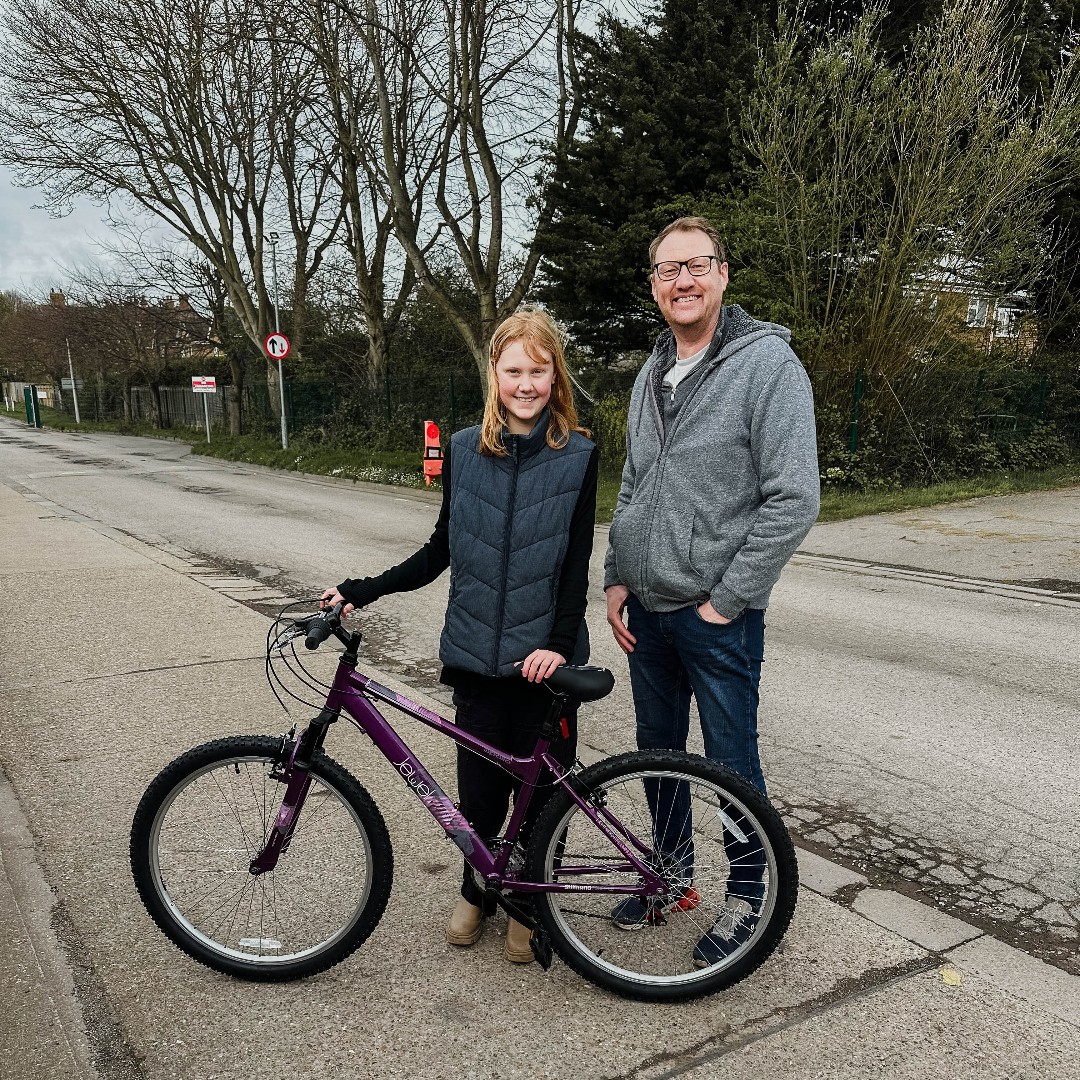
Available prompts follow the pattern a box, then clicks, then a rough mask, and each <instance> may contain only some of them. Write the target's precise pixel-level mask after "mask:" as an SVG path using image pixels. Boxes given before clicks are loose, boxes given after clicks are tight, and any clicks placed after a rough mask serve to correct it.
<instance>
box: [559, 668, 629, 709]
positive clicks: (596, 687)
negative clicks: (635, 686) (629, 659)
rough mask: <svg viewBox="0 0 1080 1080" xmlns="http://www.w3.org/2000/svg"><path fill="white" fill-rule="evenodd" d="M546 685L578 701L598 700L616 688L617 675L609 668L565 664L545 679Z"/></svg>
mask: <svg viewBox="0 0 1080 1080" xmlns="http://www.w3.org/2000/svg"><path fill="white" fill-rule="evenodd" d="M544 685H545V686H548V687H550V688H551V689H552V690H554V691H555V693H556V694H567V695H568V696H570V697H572V698H577V700H578V701H596V700H597V699H598V698H602V697H606V696H607V695H608V694H610V693H611V691H612V690H613V689H614V688H615V676H614V675H612V674H611V672H610V671H608V669H607V668H602V667H591V666H588V665H583V666H581V667H572V666H571V665H570V664H563V666H562V667H559V668H556V669H555V670H554V671H553V672H552V673H551V674H550V675H549V676H548V677H547V678H546V679H545V680H544Z"/></svg>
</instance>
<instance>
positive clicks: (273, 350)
mask: <svg viewBox="0 0 1080 1080" xmlns="http://www.w3.org/2000/svg"><path fill="white" fill-rule="evenodd" d="M263 348H264V349H265V350H266V355H267V356H269V357H270V359H271V360H284V359H285V357H286V356H288V355H289V349H291V348H292V346H291V345H290V344H289V339H288V338H287V337H286V336H285V335H284V334H267V335H266V340H265V341H264V342H263Z"/></svg>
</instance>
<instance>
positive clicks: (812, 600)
mask: <svg viewBox="0 0 1080 1080" xmlns="http://www.w3.org/2000/svg"><path fill="white" fill-rule="evenodd" d="M0 477H2V478H3V479H4V480H5V481H7V482H8V483H10V484H13V485H18V486H20V487H22V488H24V489H26V490H27V491H30V492H33V493H36V494H37V495H38V496H40V497H42V498H44V499H47V500H49V501H50V502H51V503H53V504H56V506H58V507H60V508H63V509H64V510H66V511H68V512H71V513H74V514H77V515H81V516H83V517H85V518H87V519H89V520H91V521H94V522H98V523H101V524H102V525H104V526H108V527H110V528H113V529H117V530H120V531H122V532H125V533H129V534H131V535H133V536H135V537H137V538H139V539H140V540H142V541H144V542H147V543H150V544H152V545H155V546H157V547H160V548H162V549H164V550H166V551H176V552H177V553H181V554H185V555H186V554H191V555H195V556H198V557H201V558H203V559H205V560H207V561H208V562H210V563H212V564H214V565H217V566H221V567H226V568H229V569H234V570H236V571H238V572H242V573H243V574H244V575H246V576H249V577H257V578H259V579H261V580H263V581H265V582H266V584H267V589H268V595H271V594H274V593H276V592H280V593H283V594H285V595H289V596H294V597H296V596H303V595H307V596H312V595H315V594H317V593H318V592H320V591H321V590H322V589H323V588H324V587H325V586H327V585H330V584H336V583H337V582H338V581H340V580H341V579H342V578H343V577H345V576H359V575H364V574H369V573H374V572H377V571H379V570H381V569H383V568H385V567H386V566H388V565H390V564H392V563H393V562H396V561H398V560H400V559H401V558H403V557H404V556H406V555H408V554H410V553H411V552H412V551H413V550H414V549H415V548H416V546H418V545H419V544H421V543H422V542H423V541H424V540H425V539H426V538H427V536H428V534H429V532H430V529H431V526H432V524H433V522H434V518H435V514H436V510H437V499H436V498H435V497H433V496H431V495H429V494H427V493H412V492H407V491H403V490H401V489H392V488H378V487H374V486H369V485H359V484H357V485H353V484H346V483H340V482H337V481H333V480H328V479H320V478H312V477H302V476H291V475H285V474H280V473H274V472H271V471H269V470H263V469H258V468H253V467H249V466H238V465H232V464H228V463H220V462H215V461H212V460H207V459H203V458H194V457H191V456H190V454H189V452H188V449H187V447H186V446H182V445H179V444H175V443H171V442H165V441H157V440H148V439H134V438H125V437H120V436H108V435H65V434H61V433H55V432H35V431H31V430H29V429H27V428H25V427H24V426H22V425H17V424H14V423H11V422H7V421H0ZM965 508H966V509H965ZM1077 525H1080V491H1077V490H1075V489H1074V490H1071V491H1067V492H1061V493H1054V494H1043V495H1040V496H1030V497H1027V496H1025V497H1018V498H1016V499H1011V500H1010V499H993V500H980V501H979V502H977V503H975V502H973V503H970V504H963V505H962V506H961V507H959V508H957V507H952V508H945V509H943V510H936V509H932V510H928V511H922V512H919V513H918V514H908V515H889V516H886V517H882V518H875V519H860V520H858V521H855V522H849V523H842V524H834V525H828V526H819V527H818V528H816V529H815V530H814V531H813V532H812V533H811V535H810V537H809V538H808V539H807V542H806V544H805V545H804V554H801V555H799V556H796V559H795V560H794V561H793V563H792V565H791V566H790V567H789V568H788V569H787V570H786V571H785V573H784V576H783V578H782V580H781V583H780V585H779V586H778V587H777V589H776V591H775V593H774V598H773V604H772V606H771V608H770V611H769V616H768V625H769V630H768V637H767V646H766V648H767V658H766V669H765V674H764V677H763V684H762V708H761V728H762V756H763V760H764V763H765V769H766V776H767V778H768V781H769V784H770V791H771V794H772V795H773V797H774V799H775V800H776V801H777V802H778V803H779V804H780V805H781V807H782V808H783V809H784V810H785V812H786V814H787V815H788V820H789V822H790V824H791V825H792V827H793V829H794V830H795V831H796V832H797V833H798V834H799V835H800V836H801V837H802V838H803V839H804V840H805V841H806V842H807V843H809V844H810V845H818V846H820V850H821V851H822V853H824V854H828V855H829V856H830V857H831V858H834V859H836V860H838V861H841V862H845V863H847V864H848V865H850V866H852V867H854V868H856V869H859V870H861V871H862V872H864V873H866V874H867V875H868V876H869V877H870V879H871V881H872V882H875V883H879V884H883V885H887V886H888V887H890V888H898V887H899V888H901V889H904V888H908V889H912V890H915V889H918V890H919V891H920V892H921V894H922V895H923V896H928V897H931V898H932V899H933V900H934V901H935V902H936V903H937V904H938V905H939V906H940V907H942V908H943V909H944V910H947V911H950V912H953V913H955V914H957V915H960V916H961V917H962V918H965V919H967V920H968V921H970V922H973V923H975V924H977V925H981V926H983V927H985V928H986V929H987V930H988V931H990V932H992V933H994V934H995V935H997V936H998V937H1000V938H1003V939H1004V940H1007V941H1011V942H1012V943H1014V944H1015V945H1017V946H1018V947H1020V948H1022V949H1024V950H1026V951H1028V952H1030V953H1032V954H1033V955H1036V956H1039V957H1041V958H1043V959H1047V960H1050V961H1051V962H1054V963H1056V964H1058V965H1059V966H1062V967H1064V968H1065V969H1066V970H1070V971H1073V972H1080V962H1078V960H1077V941H1078V936H1080V930H1078V926H1080V785H1077V783H1076V777H1077V775H1080V749H1078V746H1077V741H1076V738H1075V732H1076V731H1077V729H1078V722H1080V686H1078V683H1080V679H1078V675H1077V669H1076V657H1077V656H1080V585H1077V584H1076V582H1077V580H1078V579H1080V542H1078V540H1077V536H1078V535H1080V530H1078V529H1077ZM912 537H914V539H911V538H912ZM605 543H606V530H605V529H603V528H601V529H598V530H597V542H596V552H595V555H594V573H593V576H592V580H593V582H594V585H593V593H592V598H591V603H590V612H589V622H590V626H591V628H592V633H593V641H594V657H593V659H594V661H596V662H599V663H603V664H606V665H608V666H611V667H612V668H613V669H614V670H615V671H616V674H617V675H619V676H620V678H619V682H618V685H617V687H616V691H615V693H614V694H613V695H612V696H611V697H610V698H608V699H606V700H605V701H603V702H601V703H598V705H597V706H596V707H595V708H592V709H591V711H590V712H589V713H588V715H587V717H585V718H584V720H583V725H584V743H585V747H584V750H583V756H586V757H588V758H590V759H592V758H594V757H599V756H602V755H603V754H607V753H610V752H613V751H617V750H621V749H627V748H630V747H631V746H632V741H633V727H632V719H631V717H632V709H631V707H630V704H629V685H628V680H627V679H626V678H625V677H624V673H625V666H624V663H623V660H622V657H621V654H619V653H618V650H617V649H616V648H615V646H614V644H613V642H612V641H611V638H610V635H609V634H608V632H607V630H606V627H605V625H604V623H603V619H602V611H603V603H602V594H601V592H600V589H599V583H600V580H601V574H600V569H599V567H600V561H601V559H602V556H603V549H604V546H605ZM995 582H1001V583H1002V584H995ZM445 591H446V582H445V580H444V581H440V582H436V583H435V584H433V585H432V586H429V587H428V588H426V589H423V590H421V591H419V592H417V593H413V594H406V595H401V596H396V597H387V598H385V599H383V600H382V601H380V602H379V603H378V604H377V605H374V606H373V607H372V608H371V609H370V613H368V614H365V616H364V620H365V629H366V631H367V635H368V647H369V652H368V655H369V656H370V657H371V659H372V660H373V661H374V662H375V663H376V664H378V665H380V666H382V667H384V668H386V669H387V670H390V671H393V672H394V673H396V674H397V675H399V676H400V677H402V678H403V679H405V680H406V681H407V682H408V681H411V682H413V683H414V684H416V685H418V686H422V687H423V688H424V689H426V690H428V691H429V692H432V693H434V694H435V696H437V697H439V696H441V697H442V698H443V700H445V695H444V694H442V693H441V691H440V689H439V687H438V685H437V681H436V680H437V672H438V661H437V653H438V635H439V630H440V627H441V616H442V611H443V607H444V604H445ZM146 600H147V603H148V604H153V603H154V602H155V598H154V597H147V598H146ZM71 603H72V604H78V603H79V597H78V596H72V597H71ZM161 615H162V617H163V618H168V611H167V610H162V611H161Z"/></svg>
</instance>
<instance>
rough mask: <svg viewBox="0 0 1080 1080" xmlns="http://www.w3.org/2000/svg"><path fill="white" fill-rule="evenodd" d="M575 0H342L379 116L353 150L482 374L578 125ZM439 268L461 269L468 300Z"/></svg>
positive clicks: (528, 267) (525, 272)
mask: <svg viewBox="0 0 1080 1080" xmlns="http://www.w3.org/2000/svg"><path fill="white" fill-rule="evenodd" d="M582 2H583V0H354V2H352V3H347V0H337V3H338V6H339V9H340V11H342V12H343V13H344V16H345V21H346V22H347V23H348V25H349V26H350V27H351V29H352V31H353V33H354V34H355V36H356V39H357V40H358V41H359V42H360V43H361V45H362V47H363V50H364V54H365V57H366V64H367V70H368V75H369V79H370V86H371V92H372V98H371V101H372V106H373V109H374V116H375V118H376V121H377V130H376V133H375V137H374V138H371V139H370V141H368V139H367V138H358V139H357V141H356V143H355V144H354V146H353V152H354V154H355V157H356V159H357V161H358V163H359V164H360V165H361V167H362V168H364V169H366V170H367V175H368V179H369V182H370V184H371V185H372V189H373V190H374V191H375V192H377V193H378V198H379V200H380V205H384V206H387V207H388V208H389V210H390V215H391V220H392V223H393V227H394V234H395V236H396V238H397V241H398V243H399V244H400V245H401V247H402V249H403V250H404V252H405V254H406V256H407V257H408V260H409V265H410V266H411V268H412V272H413V273H415V274H416V277H417V279H418V281H419V282H420V284H421V286H422V287H423V288H424V289H425V290H426V291H427V292H428V293H429V294H430V296H431V297H432V298H433V299H434V300H435V301H436V303H437V304H438V305H439V307H440V308H441V310H442V311H443V312H444V313H445V315H446V317H447V318H448V319H449V320H450V321H451V322H452V323H453V325H454V326H455V327H456V329H457V330H458V332H459V333H460V334H461V336H462V338H463V339H464V340H465V342H466V343H467V345H468V347H469V350H470V351H471V352H472V354H473V356H474V357H475V359H476V363H477V368H478V371H479V373H480V377H481V379H485V378H486V371H487V349H488V343H489V342H490V340H491V335H492V333H493V332H494V329H495V327H496V326H497V325H498V323H499V322H500V321H501V320H502V319H503V318H504V317H505V316H506V315H507V314H509V313H510V312H511V311H513V310H514V309H515V308H516V307H517V306H518V305H519V304H520V303H521V301H522V299H523V298H524V297H525V295H526V293H527V291H528V289H529V287H530V286H531V284H532V281H533V278H534V276H535V273H536V268H537V263H538V261H539V253H538V252H537V251H536V250H535V245H534V242H533V241H534V238H535V236H536V233H537V231H538V229H539V228H542V227H544V226H546V225H547V223H548V222H549V221H550V219H551V216H552V214H553V212H554V211H553V207H552V205H551V204H550V203H549V201H548V200H547V198H546V187H547V177H548V175H549V170H550V168H551V166H552V163H553V162H554V161H556V160H558V158H559V157H560V155H562V154H563V153H564V152H565V150H566V147H567V146H568V144H569V142H570V141H571V140H572V139H573V137H574V134H575V132H576V130H577V124H578V118H579V115H580V111H581V88H580V80H579V77H578V70H577V66H576V54H575V42H576V34H575V26H576V23H577V20H578V17H579V12H580V7H581V4H582ZM373 150H374V151H375V152H374V153H373V152H372V151H373ZM447 268H460V269H461V270H462V271H464V275H465V278H466V280H467V281H468V283H469V285H470V286H471V288H472V291H473V294H474V295H473V298H472V299H471V300H470V301H468V302H463V301H462V297H461V294H460V292H456V291H455V290H454V289H452V288H451V287H450V286H449V285H448V279H447V275H445V274H444V273H443V271H444V270H446V269H447Z"/></svg>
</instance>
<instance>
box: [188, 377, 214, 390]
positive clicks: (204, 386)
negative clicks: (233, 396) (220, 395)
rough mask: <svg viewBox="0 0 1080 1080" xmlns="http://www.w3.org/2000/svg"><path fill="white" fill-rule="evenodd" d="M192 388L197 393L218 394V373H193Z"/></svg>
mask: <svg viewBox="0 0 1080 1080" xmlns="http://www.w3.org/2000/svg"><path fill="white" fill-rule="evenodd" d="M191 389H192V390H194V391H195V393H196V394H216V393H217V376H216V375H192V376H191Z"/></svg>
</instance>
